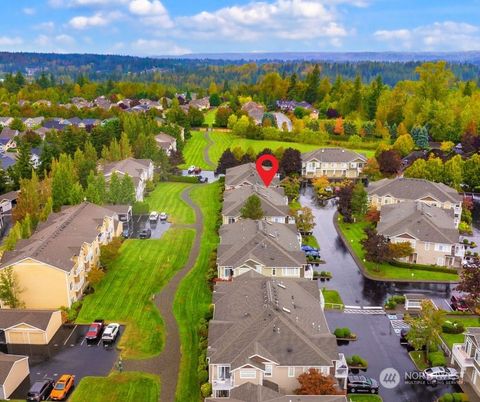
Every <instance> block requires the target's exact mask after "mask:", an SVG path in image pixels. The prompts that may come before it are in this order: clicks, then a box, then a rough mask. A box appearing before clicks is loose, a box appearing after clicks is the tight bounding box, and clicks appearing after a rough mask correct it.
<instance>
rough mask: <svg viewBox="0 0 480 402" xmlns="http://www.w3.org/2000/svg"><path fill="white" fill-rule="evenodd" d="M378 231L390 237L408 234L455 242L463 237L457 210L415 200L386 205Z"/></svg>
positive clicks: (426, 240)
mask: <svg viewBox="0 0 480 402" xmlns="http://www.w3.org/2000/svg"><path fill="white" fill-rule="evenodd" d="M377 231H378V233H380V234H382V235H384V236H387V237H392V236H398V235H401V234H404V233H408V234H410V235H412V236H414V237H415V238H417V239H419V240H421V241H424V242H429V243H444V244H454V243H458V239H459V232H458V229H456V228H455V223H454V215H453V210H445V209H442V208H438V207H433V206H430V205H427V204H425V203H423V202H414V201H408V202H402V203H400V204H392V205H384V206H383V207H382V210H381V212H380V222H378V225H377Z"/></svg>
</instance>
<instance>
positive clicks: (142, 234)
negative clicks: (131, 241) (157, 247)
mask: <svg viewBox="0 0 480 402" xmlns="http://www.w3.org/2000/svg"><path fill="white" fill-rule="evenodd" d="M138 237H139V238H140V239H150V237H152V231H151V230H150V229H143V230H142V231H141V232H140V234H139V235H138Z"/></svg>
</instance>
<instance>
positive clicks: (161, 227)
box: [130, 211, 171, 239]
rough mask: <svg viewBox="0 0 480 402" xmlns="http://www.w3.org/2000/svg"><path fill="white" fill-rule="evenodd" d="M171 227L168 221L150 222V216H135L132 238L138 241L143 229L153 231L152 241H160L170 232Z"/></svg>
mask: <svg viewBox="0 0 480 402" xmlns="http://www.w3.org/2000/svg"><path fill="white" fill-rule="evenodd" d="M159 212H160V211H159ZM170 225H171V224H170V223H169V222H168V219H167V222H164V221H163V222H162V221H160V219H159V220H158V221H157V222H150V221H149V220H148V215H135V216H134V217H133V232H132V235H131V236H130V238H132V239H138V237H139V235H140V232H141V231H142V230H143V229H150V230H151V231H152V237H151V239H159V238H160V237H162V235H163V234H164V233H165V232H166V231H167V230H168V228H169V227H170Z"/></svg>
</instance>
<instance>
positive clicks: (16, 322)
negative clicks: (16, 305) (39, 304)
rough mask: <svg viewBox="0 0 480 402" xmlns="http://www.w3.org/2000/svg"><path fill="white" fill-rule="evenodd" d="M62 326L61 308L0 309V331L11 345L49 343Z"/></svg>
mask: <svg viewBox="0 0 480 402" xmlns="http://www.w3.org/2000/svg"><path fill="white" fill-rule="evenodd" d="M61 326H62V313H61V311H60V310H54V311H52V310H23V309H0V331H3V332H4V335H5V341H6V343H7V344H11V345H48V343H49V342H50V341H51V340H52V338H53V336H54V335H55V334H56V333H57V331H58V330H59V328H60V327H61Z"/></svg>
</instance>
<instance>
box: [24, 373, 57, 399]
mask: <svg viewBox="0 0 480 402" xmlns="http://www.w3.org/2000/svg"><path fill="white" fill-rule="evenodd" d="M54 385H55V381H53V380H51V379H49V378H46V379H45V380H39V381H35V383H34V384H33V385H32V387H31V388H30V391H28V394H27V401H46V400H47V399H48V397H49V396H50V392H52V389H53V386H54Z"/></svg>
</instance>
